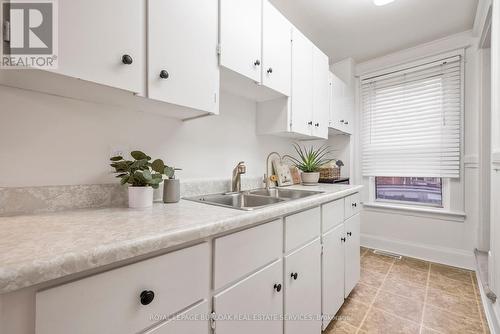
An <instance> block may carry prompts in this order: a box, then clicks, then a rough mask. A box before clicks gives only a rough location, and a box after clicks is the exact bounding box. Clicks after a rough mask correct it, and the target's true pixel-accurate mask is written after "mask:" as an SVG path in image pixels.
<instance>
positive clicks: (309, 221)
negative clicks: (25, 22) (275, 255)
mask: <svg viewBox="0 0 500 334" xmlns="http://www.w3.org/2000/svg"><path fill="white" fill-rule="evenodd" d="M320 233H321V209H320V208H319V207H318V208H314V209H310V210H307V211H302V212H299V213H296V214H294V215H291V216H288V217H285V251H286V252H289V251H291V250H294V249H296V248H298V247H300V246H302V245H304V244H306V243H307V242H310V241H311V240H313V239H314V238H317V237H319V235H320Z"/></svg>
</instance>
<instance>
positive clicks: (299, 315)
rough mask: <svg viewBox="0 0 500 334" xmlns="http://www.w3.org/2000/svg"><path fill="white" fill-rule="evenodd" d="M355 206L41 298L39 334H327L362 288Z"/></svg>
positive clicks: (306, 214)
mask: <svg viewBox="0 0 500 334" xmlns="http://www.w3.org/2000/svg"><path fill="white" fill-rule="evenodd" d="M355 203H359V197H358V195H356V194H354V195H351V196H348V197H345V198H340V199H337V200H335V201H332V202H330V203H325V204H323V205H322V206H321V207H315V208H310V209H306V210H303V211H301V212H298V213H294V214H291V215H289V216H286V217H284V218H283V219H277V220H274V221H271V222H267V223H264V224H261V225H258V226H254V227H251V228H248V229H246V230H242V231H238V232H235V233H230V234H228V235H222V236H217V237H214V238H212V239H211V240H208V241H207V242H203V243H201V244H198V245H195V246H190V247H187V248H184V249H180V250H176V251H173V252H171V253H168V254H165V255H160V256H157V257H153V258H150V259H146V260H143V261H139V262H137V263H133V264H130V265H126V266H123V267H120V268H117V269H113V270H109V271H106V272H103V273H100V274H97V275H94V276H90V277H86V278H82V279H79V280H76V281H73V282H69V283H66V284H62V285H59V286H56V287H53V288H49V289H46V290H42V291H38V292H36V294H35V296H34V299H35V307H36V312H35V317H36V320H35V324H36V329H35V330H34V333H36V334H67V333H71V334H87V333H106V334H114V333H116V334H118V333H119V334H133V333H143V334H170V333H172V334H173V333H175V334H208V333H211V332H212V329H215V333H217V334H234V333H238V334H255V333H258V334H283V333H284V334H321V331H322V329H325V328H326V326H328V324H329V322H330V321H329V319H331V318H332V317H333V316H334V315H335V314H336V313H337V311H338V310H339V308H340V307H341V306H342V304H343V302H344V298H346V297H347V296H348V295H349V293H350V292H351V291H352V289H353V288H354V286H355V285H356V284H357V282H358V281H359V277H360V249H359V246H360V240H359V237H360V215H359V214H358V213H357V210H358V209H357V207H356V206H353V205H352V204H355ZM344 215H345V217H344ZM210 282H212V283H211V284H210ZM24 332H25V331H24ZM24 332H23V333H24ZM17 333H19V332H16V333H15V334H17Z"/></svg>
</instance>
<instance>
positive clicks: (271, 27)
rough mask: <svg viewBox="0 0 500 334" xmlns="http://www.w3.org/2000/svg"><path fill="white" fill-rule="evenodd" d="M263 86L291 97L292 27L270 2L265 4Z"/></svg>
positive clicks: (266, 1)
mask: <svg viewBox="0 0 500 334" xmlns="http://www.w3.org/2000/svg"><path fill="white" fill-rule="evenodd" d="M262 15H263V17H262V20H263V33H262V84H264V85H265V86H267V87H269V88H272V89H274V90H276V91H278V92H280V93H282V94H284V95H286V96H290V90H291V84H292V82H291V76H292V42H291V38H292V25H291V24H290V22H289V21H288V20H287V19H286V18H285V17H284V16H283V15H282V14H281V13H280V12H279V11H278V10H277V9H276V8H275V7H274V6H273V5H272V4H271V3H270V2H269V0H264V2H263V14H262Z"/></svg>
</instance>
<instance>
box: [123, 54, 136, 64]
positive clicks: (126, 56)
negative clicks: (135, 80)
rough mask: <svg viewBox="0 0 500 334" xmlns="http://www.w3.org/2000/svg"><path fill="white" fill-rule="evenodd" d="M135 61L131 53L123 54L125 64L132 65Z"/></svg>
mask: <svg viewBox="0 0 500 334" xmlns="http://www.w3.org/2000/svg"><path fill="white" fill-rule="evenodd" d="M133 62H134V60H133V59H132V57H130V56H129V55H123V56H122V63H124V64H125V65H130V64H132V63H133Z"/></svg>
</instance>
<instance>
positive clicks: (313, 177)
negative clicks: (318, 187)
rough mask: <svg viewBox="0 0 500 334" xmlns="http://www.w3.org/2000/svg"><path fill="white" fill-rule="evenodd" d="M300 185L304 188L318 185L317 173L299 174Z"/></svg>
mask: <svg viewBox="0 0 500 334" xmlns="http://www.w3.org/2000/svg"><path fill="white" fill-rule="evenodd" d="M301 178H302V184H303V185H305V186H310V185H315V184H318V181H319V172H314V173H304V172H302V174H301Z"/></svg>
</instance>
